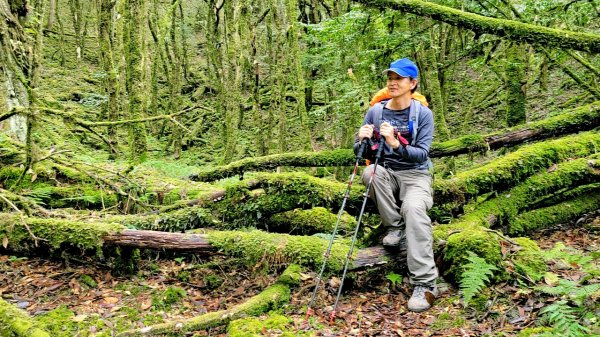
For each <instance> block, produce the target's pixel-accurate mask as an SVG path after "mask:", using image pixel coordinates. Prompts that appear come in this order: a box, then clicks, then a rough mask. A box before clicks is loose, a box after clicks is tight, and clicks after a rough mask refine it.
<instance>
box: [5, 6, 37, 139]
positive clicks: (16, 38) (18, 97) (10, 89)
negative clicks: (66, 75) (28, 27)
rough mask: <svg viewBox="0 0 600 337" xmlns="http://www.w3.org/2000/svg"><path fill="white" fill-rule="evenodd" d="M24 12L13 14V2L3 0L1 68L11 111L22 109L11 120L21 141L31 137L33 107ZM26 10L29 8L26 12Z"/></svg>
mask: <svg viewBox="0 0 600 337" xmlns="http://www.w3.org/2000/svg"><path fill="white" fill-rule="evenodd" d="M20 13H21V12H20V11H18V10H17V12H15V13H13V12H12V11H11V5H9V3H8V2H7V1H6V0H0V16H2V17H3V19H2V20H0V69H1V70H2V73H3V75H4V76H3V77H4V86H5V90H6V91H5V97H6V102H7V110H8V111H13V110H19V111H20V112H19V113H17V114H14V115H13V116H12V117H10V118H9V119H8V124H9V126H8V129H9V133H10V134H13V135H15V137H16V138H17V139H19V140H20V141H21V142H23V143H24V142H26V140H27V134H28V130H27V125H28V121H27V115H26V114H24V113H23V112H26V111H27V110H28V109H29V102H30V97H29V92H28V91H27V89H26V85H29V83H28V79H27V78H28V76H29V69H30V61H29V60H30V57H31V50H30V49H28V48H27V44H28V41H27V39H26V36H25V32H24V30H23V26H22V25H21V22H20V20H19V19H18V16H19V14H20ZM25 13H26V11H25Z"/></svg>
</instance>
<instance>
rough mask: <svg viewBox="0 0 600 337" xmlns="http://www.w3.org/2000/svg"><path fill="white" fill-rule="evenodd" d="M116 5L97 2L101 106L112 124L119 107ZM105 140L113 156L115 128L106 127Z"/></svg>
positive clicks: (108, 0)
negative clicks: (115, 51) (114, 30)
mask: <svg viewBox="0 0 600 337" xmlns="http://www.w3.org/2000/svg"><path fill="white" fill-rule="evenodd" d="M115 4H116V1H115V0H100V1H98V4H97V8H98V41H99V44H100V63H101V64H102V68H103V69H104V72H105V74H106V77H105V79H104V83H103V84H104V93H105V94H106V97H107V102H106V104H105V105H104V106H103V107H104V108H103V110H104V111H105V113H104V116H105V117H106V119H107V120H108V121H111V122H114V121H116V120H118V119H119V118H118V115H119V106H118V98H119V97H118V95H117V93H118V92H117V85H118V82H117V72H116V69H115V64H114V63H115V61H114V56H113V55H114V54H113V50H114V48H113V45H114V40H113V39H112V36H113V8H114V6H115ZM107 134H108V135H107V138H108V140H109V142H110V143H111V144H112V146H109V150H110V151H111V153H113V155H114V154H115V153H114V152H113V149H116V147H117V145H118V139H117V126H116V125H109V126H107Z"/></svg>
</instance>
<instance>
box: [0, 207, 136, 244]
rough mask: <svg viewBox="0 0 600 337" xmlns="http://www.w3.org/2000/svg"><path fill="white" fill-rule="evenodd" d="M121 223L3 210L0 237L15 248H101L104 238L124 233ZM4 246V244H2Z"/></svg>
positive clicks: (0, 214)
mask: <svg viewBox="0 0 600 337" xmlns="http://www.w3.org/2000/svg"><path fill="white" fill-rule="evenodd" d="M124 230H125V227H124V226H122V225H119V224H108V223H88V222H84V221H74V220H63V219H60V220H59V219H45V218H33V217H21V216H20V215H17V214H14V213H0V238H3V239H4V238H5V239H6V242H7V247H6V248H8V249H9V250H11V251H15V252H27V251H30V250H36V249H40V248H38V247H40V246H43V247H44V249H45V250H46V249H50V250H59V249H61V247H65V246H70V247H75V248H78V249H81V250H84V251H86V250H93V251H97V250H99V249H101V248H102V246H103V245H104V240H103V238H104V237H105V236H107V235H109V234H116V233H120V232H122V231H124ZM0 249H1V248H0Z"/></svg>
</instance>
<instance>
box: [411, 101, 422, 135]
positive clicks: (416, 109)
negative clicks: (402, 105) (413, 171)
mask: <svg viewBox="0 0 600 337" xmlns="http://www.w3.org/2000/svg"><path fill="white" fill-rule="evenodd" d="M422 108H423V105H422V104H421V102H419V101H417V100H415V99H413V100H411V102H410V110H409V113H408V126H409V128H410V132H411V134H412V142H411V144H410V145H412V146H414V145H415V143H416V142H417V131H418V130H419V114H420V113H421V109H422Z"/></svg>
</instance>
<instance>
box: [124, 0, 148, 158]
mask: <svg viewBox="0 0 600 337" xmlns="http://www.w3.org/2000/svg"><path fill="white" fill-rule="evenodd" d="M144 12H145V8H144V0H131V1H126V2H125V29H124V48H125V61H126V62H127V66H126V67H125V69H126V81H125V83H126V89H127V94H128V98H129V109H128V110H129V118H130V119H136V118H141V117H143V115H144V114H143V111H144V109H145V104H144V84H143V80H142V72H143V66H144V65H143V46H144V42H143V41H144V38H143V36H144V32H145V29H144V26H143V23H144V22H145V20H144ZM146 146H147V145H146V128H145V127H144V124H141V123H131V124H129V150H130V160H131V161H132V162H133V163H135V162H139V161H143V160H144V159H145V156H146Z"/></svg>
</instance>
